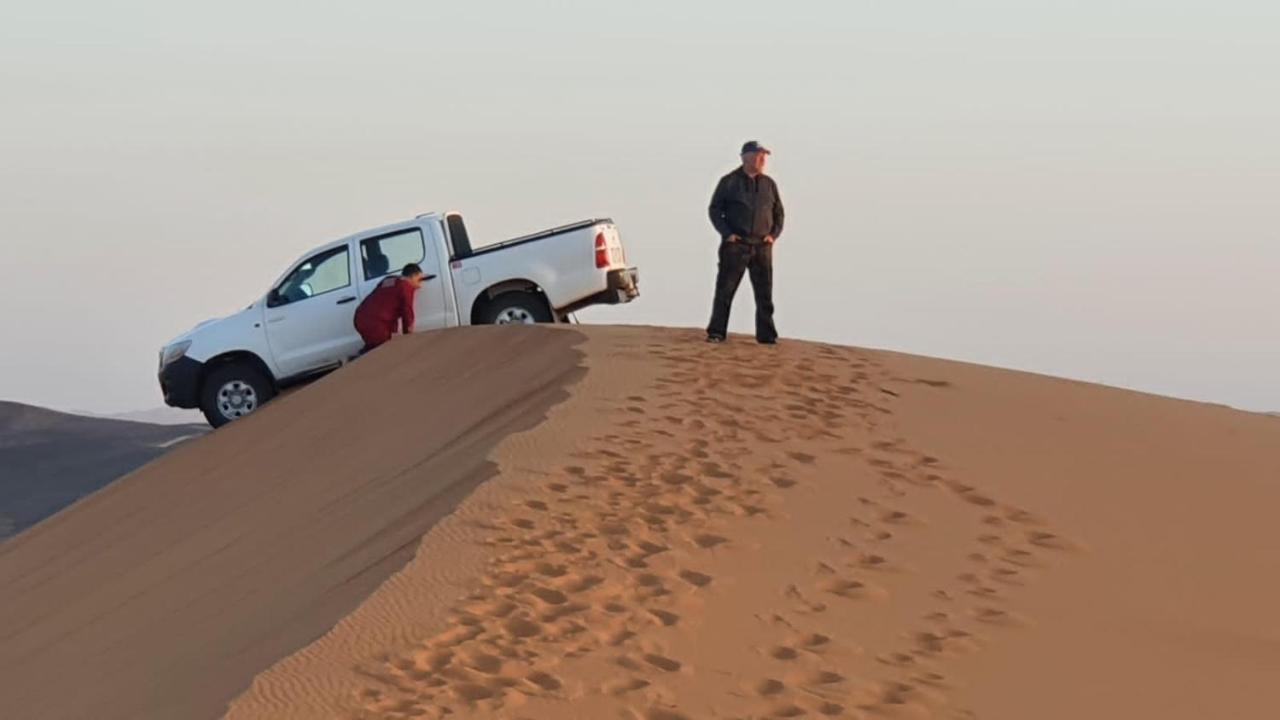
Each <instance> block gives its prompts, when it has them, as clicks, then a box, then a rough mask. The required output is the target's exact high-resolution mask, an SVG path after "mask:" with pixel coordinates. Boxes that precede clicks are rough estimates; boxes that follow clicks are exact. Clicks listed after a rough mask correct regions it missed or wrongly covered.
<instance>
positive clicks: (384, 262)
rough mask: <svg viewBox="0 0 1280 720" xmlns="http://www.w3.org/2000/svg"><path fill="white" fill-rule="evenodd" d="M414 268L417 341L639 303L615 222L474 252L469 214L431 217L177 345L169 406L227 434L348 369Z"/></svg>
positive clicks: (363, 237) (325, 258)
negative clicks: (385, 303) (369, 326)
mask: <svg viewBox="0 0 1280 720" xmlns="http://www.w3.org/2000/svg"><path fill="white" fill-rule="evenodd" d="M407 263H417V264H418V265H420V266H422V270H423V272H424V274H425V275H426V276H427V277H428V278H429V279H428V280H427V281H426V282H424V283H423V285H422V287H421V288H420V289H419V290H418V292H417V295H416V296H415V300H414V313H415V316H416V322H415V323H414V330H415V331H423V330H434V329H436V328H446V327H454V326H457V325H476V324H484V323H497V324H504V323H535V322H563V321H565V320H566V318H567V317H568V315H569V314H570V313H572V312H574V311H576V310H580V309H582V308H584V307H587V306H588V305H597V304H615V303H625V302H630V301H631V300H633V299H634V298H635V297H636V296H638V295H639V289H638V285H637V279H638V278H637V272H636V269H635V268H633V267H627V261H626V253H625V252H624V250H623V247H622V239H621V237H620V236H619V235H618V229H617V228H616V227H615V226H614V224H613V221H611V220H584V221H582V222H578V223H573V224H571V225H565V226H563V227H558V228H554V229H551V230H546V231H543V232H539V233H534V234H532V235H526V236H524V237H519V238H515V239H514V240H507V241H506V242H500V243H496V244H493V245H486V246H482V247H472V245H471V241H470V239H469V238H468V236H467V230H466V226H465V225H464V224H463V221H462V216H461V215H459V214H457V213H429V214H426V215H419V216H418V217H416V218H414V219H413V220H409V221H406V222H401V223H396V224H394V225H387V226H385V227H380V228H376V229H373V230H369V231H366V232H361V233H357V234H355V235H351V236H350V237H346V238H343V239H342V240H337V241H334V242H331V243H329V244H327V245H322V246H321V247H318V248H316V249H314V250H312V251H311V252H309V253H307V254H306V255H305V256H303V257H302V258H301V259H299V260H298V261H297V262H295V263H294V264H293V265H291V266H290V267H289V269H288V270H286V271H285V273H284V274H283V275H281V276H280V279H279V280H277V281H276V282H275V283H274V284H272V286H271V288H270V289H269V290H267V292H266V293H265V294H263V296H262V297H261V298H260V299H259V300H257V301H256V302H254V303H253V304H252V305H250V306H249V307H247V308H245V309H244V310H241V311H240V312H238V313H236V314H234V315H231V316H229V317H225V318H222V319H219V320H210V321H208V322H204V323H201V324H200V325H197V326H196V327H195V328H193V329H192V330H190V331H189V332H187V333H185V334H183V335H180V336H178V337H176V338H174V339H173V340H172V341H170V342H169V343H168V344H166V345H165V346H164V348H163V349H161V351H160V371H159V375H160V389H161V391H162V392H163V393H164V399H165V403H167V404H169V405H172V406H174V407H181V408H196V407H198V408H200V409H201V410H202V411H203V412H204V416H205V418H206V419H207V420H208V421H209V424H210V425H212V426H214V427H219V426H221V425H224V424H226V423H228V422H230V421H232V420H235V419H236V418H239V417H242V416H244V415H247V414H249V413H251V412H253V411H254V410H255V409H257V408H258V407H259V406H261V405H262V404H263V403H265V402H267V401H268V400H270V399H271V398H272V397H274V396H275V395H276V394H277V393H278V392H279V391H280V390H281V389H283V388H286V387H288V386H290V385H294V384H298V383H301V382H305V381H306V380H308V379H311V378H314V377H316V376H318V375H320V374H323V373H325V372H328V371H330V370H333V369H335V368H337V367H339V366H340V365H342V364H343V363H344V362H346V361H347V360H348V359H350V358H351V357H352V356H354V355H355V354H356V353H357V352H359V350H360V347H361V345H362V341H361V339H360V336H359V334H357V333H356V330H355V326H354V324H353V323H354V316H355V310H356V307H357V306H358V305H359V304H360V301H361V300H362V299H364V298H365V296H367V295H368V294H369V293H370V292H372V290H373V288H374V287H375V286H376V285H377V284H378V281H380V280H382V279H383V278H384V277H386V276H387V275H392V274H395V273H398V272H399V271H400V270H401V268H403V267H404V266H405V265H406V264H407Z"/></svg>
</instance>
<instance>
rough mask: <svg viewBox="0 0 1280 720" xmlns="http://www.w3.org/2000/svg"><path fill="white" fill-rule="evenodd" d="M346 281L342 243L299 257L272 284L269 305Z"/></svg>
mask: <svg viewBox="0 0 1280 720" xmlns="http://www.w3.org/2000/svg"><path fill="white" fill-rule="evenodd" d="M350 285H351V265H350V262H349V258H348V254H347V246H346V245H342V246H340V247H336V248H333V249H330V250H326V251H324V252H322V253H320V254H318V255H313V256H312V257H309V258H307V259H306V260H303V261H302V264H301V265H298V267H296V268H294V270H293V272H291V273H289V275H288V277H286V278H285V279H284V282H282V283H280V286H279V287H278V288H276V291H275V293H274V294H273V297H272V298H271V302H270V305H271V307H279V306H281V305H288V304H289V303H295V302H298V301H299V300H306V299H307V298H309V297H315V296H317V295H323V294H325V293H329V292H333V291H334V290H341V289H342V288H344V287H348V286H350Z"/></svg>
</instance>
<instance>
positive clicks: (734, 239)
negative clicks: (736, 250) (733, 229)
mask: <svg viewBox="0 0 1280 720" xmlns="http://www.w3.org/2000/svg"><path fill="white" fill-rule="evenodd" d="M724 241H725V242H731V243H736V242H738V236H737V235H730V236H729V237H727V238H725V239H724Z"/></svg>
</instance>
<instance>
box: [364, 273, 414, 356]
mask: <svg viewBox="0 0 1280 720" xmlns="http://www.w3.org/2000/svg"><path fill="white" fill-rule="evenodd" d="M424 279H426V278H425V276H424V275H423V274H422V268H421V267H419V266H418V264H417V263H409V264H408V265H405V266H404V270H402V271H401V272H400V277H387V278H385V279H383V280H382V282H380V283H378V286H377V287H376V288H374V290H373V292H371V293H369V297H367V298H365V299H364V300H363V301H362V302H361V303H360V307H358V308H356V319H355V325H356V332H358V333H360V338H361V339H362V340H364V347H363V348H361V349H360V354H361V355H363V354H365V353H367V352H369V351H370V350H372V349H374V348H376V347H378V346H379V345H381V344H383V343H385V342H387V341H388V340H390V339H391V336H392V335H394V334H395V332H396V326H397V325H399V326H400V332H401V333H403V334H405V335H408V334H410V333H412V332H413V296H414V293H416V292H417V291H418V288H420V287H422V281H423V280H424Z"/></svg>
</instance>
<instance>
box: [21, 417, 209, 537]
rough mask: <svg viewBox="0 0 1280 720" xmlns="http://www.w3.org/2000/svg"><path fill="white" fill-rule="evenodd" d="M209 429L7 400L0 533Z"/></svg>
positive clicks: (24, 524)
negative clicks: (90, 414) (92, 415)
mask: <svg viewBox="0 0 1280 720" xmlns="http://www.w3.org/2000/svg"><path fill="white" fill-rule="evenodd" d="M204 430H205V429H204V428H202V427H198V426H195V427H172V426H170V427H162V426H157V425H147V424H141V423H137V422H122V421H118V420H106V419H101V418H87V417H81V416H79V415H69V414H66V413H60V412H54V411H52V410H45V409H43V408H38V407H32V406H30V405H21V404H19V403H11V402H0V540H3V539H5V538H6V537H8V536H10V535H13V534H15V533H17V532H18V531H20V530H22V529H23V528H26V527H28V526H30V525H33V524H35V523H36V522H38V521H40V520H41V519H43V518H45V517H48V516H49V515H52V514H53V513H55V512H57V511H58V510H60V509H62V508H63V507H65V506H67V505H69V504H71V503H72V502H75V501H76V500H77V499H79V498H81V497H83V496H85V495H88V494H89V493H91V492H93V491H95V490H97V489H98V488H100V487H102V486H103V485H106V484H107V483H109V482H111V481H112V480H115V479H116V478H118V477H120V476H122V475H124V474H126V473H129V472H131V471H132V470H134V469H135V468H138V467H140V466H141V465H143V464H144V463H147V462H149V461H151V460H152V459H154V458H156V457H158V456H160V455H163V454H164V453H165V452H167V451H168V450H169V449H171V448H172V447H173V444H174V441H177V440H180V439H181V438H186V437H192V436H195V435H198V434H201V433H203V432H204Z"/></svg>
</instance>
